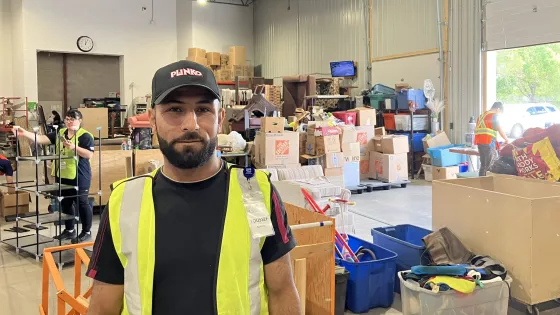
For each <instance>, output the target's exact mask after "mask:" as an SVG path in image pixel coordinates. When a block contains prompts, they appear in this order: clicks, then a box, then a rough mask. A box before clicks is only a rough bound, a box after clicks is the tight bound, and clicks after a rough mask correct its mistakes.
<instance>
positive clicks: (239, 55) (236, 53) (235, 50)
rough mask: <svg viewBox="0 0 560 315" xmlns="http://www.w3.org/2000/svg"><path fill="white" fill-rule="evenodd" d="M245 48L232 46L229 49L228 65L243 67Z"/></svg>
mask: <svg viewBox="0 0 560 315" xmlns="http://www.w3.org/2000/svg"><path fill="white" fill-rule="evenodd" d="M246 55H247V52H246V49H245V46H232V47H230V48H229V64H230V65H235V66H244V65H245V61H246V59H247V58H246Z"/></svg>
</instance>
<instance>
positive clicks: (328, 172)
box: [323, 167, 344, 177]
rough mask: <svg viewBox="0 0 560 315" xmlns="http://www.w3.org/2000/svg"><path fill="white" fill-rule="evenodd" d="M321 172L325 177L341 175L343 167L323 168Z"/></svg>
mask: <svg viewBox="0 0 560 315" xmlns="http://www.w3.org/2000/svg"><path fill="white" fill-rule="evenodd" d="M323 173H324V174H325V176H326V177H330V176H343V175H344V168H342V167H338V168H325V169H324V170H323Z"/></svg>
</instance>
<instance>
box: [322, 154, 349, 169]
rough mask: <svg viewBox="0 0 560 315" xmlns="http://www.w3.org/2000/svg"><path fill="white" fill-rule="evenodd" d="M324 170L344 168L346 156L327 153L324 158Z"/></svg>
mask: <svg viewBox="0 0 560 315" xmlns="http://www.w3.org/2000/svg"><path fill="white" fill-rule="evenodd" d="M321 162H322V165H323V168H340V167H343V166H344V154H343V153H342V152H338V153H327V154H325V155H324V156H323V157H322V161H321Z"/></svg>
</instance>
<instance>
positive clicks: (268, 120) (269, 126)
mask: <svg viewBox="0 0 560 315" xmlns="http://www.w3.org/2000/svg"><path fill="white" fill-rule="evenodd" d="M285 120H286V119H285V118H284V117H263V118H261V130H262V131H263V132H267V133H268V132H272V133H283V132H284V121H285ZM298 137H299V135H298Z"/></svg>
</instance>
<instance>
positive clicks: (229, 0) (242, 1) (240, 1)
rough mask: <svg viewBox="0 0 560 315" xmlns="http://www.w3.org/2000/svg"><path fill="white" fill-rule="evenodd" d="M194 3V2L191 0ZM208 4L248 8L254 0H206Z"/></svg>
mask: <svg viewBox="0 0 560 315" xmlns="http://www.w3.org/2000/svg"><path fill="white" fill-rule="evenodd" d="M193 1H196V0H193ZM207 1H208V2H209V3H217V4H228V5H235V6H242V7H248V6H250V5H251V4H253V3H255V1H256V0H207Z"/></svg>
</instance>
